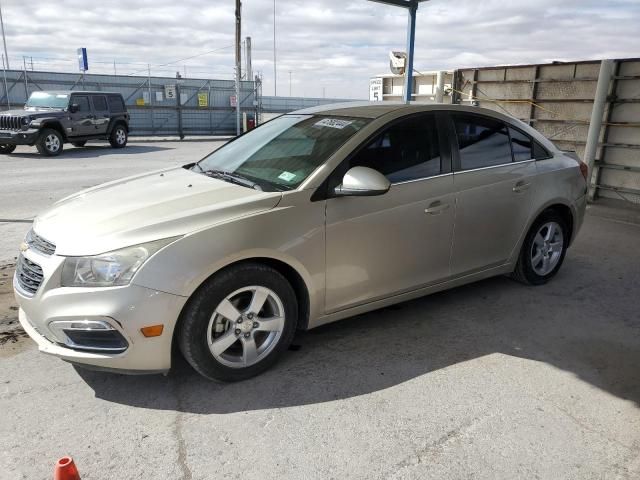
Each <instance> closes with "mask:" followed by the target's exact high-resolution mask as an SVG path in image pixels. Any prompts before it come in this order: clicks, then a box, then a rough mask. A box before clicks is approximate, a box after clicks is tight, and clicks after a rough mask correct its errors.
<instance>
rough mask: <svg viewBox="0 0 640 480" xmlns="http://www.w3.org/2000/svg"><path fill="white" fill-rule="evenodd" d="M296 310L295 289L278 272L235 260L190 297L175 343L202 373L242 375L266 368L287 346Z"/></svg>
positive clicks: (221, 377) (232, 378)
mask: <svg viewBox="0 0 640 480" xmlns="http://www.w3.org/2000/svg"><path fill="white" fill-rule="evenodd" d="M297 311H298V307H297V301H296V296H295V293H294V291H293V289H292V288H291V285H290V284H289V282H288V281H287V280H286V279H285V278H284V277H283V276H282V275H281V274H280V273H279V272H278V271H276V270H274V269H272V268H270V267H267V266H265V265H261V264H256V263H247V264H242V265H237V266H234V267H231V268H229V269H227V270H225V271H223V272H221V273H220V274H218V275H215V276H214V277H212V278H211V279H210V280H209V281H207V282H206V283H205V284H204V285H203V286H202V287H201V288H200V289H199V290H198V291H197V292H196V293H195V294H194V296H193V297H192V298H191V299H190V301H189V305H188V307H187V308H186V310H185V312H184V314H183V318H182V321H181V325H180V327H179V331H178V344H179V346H180V350H181V351H182V354H183V355H184V357H185V358H186V360H187V361H188V362H189V363H190V364H191V366H192V367H193V368H194V369H195V370H196V371H197V372H198V373H200V374H201V375H203V376H205V377H207V378H209V379H212V380H222V381H236V380H243V379H246V378H249V377H252V376H254V375H257V374H259V373H261V372H263V371H264V370H266V369H267V368H269V367H270V366H271V365H273V364H274V363H275V362H276V360H277V359H278V358H279V357H280V355H282V353H283V352H284V351H285V350H286V349H287V348H288V347H289V345H290V343H291V341H292V339H293V335H294V333H295V330H296V323H297Z"/></svg>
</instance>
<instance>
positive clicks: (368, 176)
mask: <svg viewBox="0 0 640 480" xmlns="http://www.w3.org/2000/svg"><path fill="white" fill-rule="evenodd" d="M389 188H391V182H389V180H387V177H385V176H384V175H382V174H381V173H380V172H378V171H376V170H374V169H372V168H367V167H353V168H351V169H349V171H348V172H347V173H346V174H345V175H344V178H343V179H342V184H341V185H338V186H337V187H336V189H335V192H334V193H335V195H336V196H337V197H346V196H363V197H370V196H374V195H382V194H385V193H387V192H388V191H389Z"/></svg>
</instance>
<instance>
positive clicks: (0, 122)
mask: <svg viewBox="0 0 640 480" xmlns="http://www.w3.org/2000/svg"><path fill="white" fill-rule="evenodd" d="M20 119H21V117H19V116H18V115H0V130H20V129H21V128H22V124H21V121H20Z"/></svg>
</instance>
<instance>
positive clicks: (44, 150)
mask: <svg viewBox="0 0 640 480" xmlns="http://www.w3.org/2000/svg"><path fill="white" fill-rule="evenodd" d="M62 146H63V140H62V135H60V132H58V131H57V130H53V129H51V128H45V129H44V130H43V131H42V133H41V134H40V138H38V141H37V142H36V148H37V149H38V152H40V153H41V154H42V155H46V156H47V157H55V156H57V155H60V154H61V153H62V148H63V147H62Z"/></svg>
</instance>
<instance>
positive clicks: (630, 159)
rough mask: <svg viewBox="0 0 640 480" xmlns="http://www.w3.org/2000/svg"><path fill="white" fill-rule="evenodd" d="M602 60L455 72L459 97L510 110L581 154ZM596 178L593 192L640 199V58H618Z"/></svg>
mask: <svg viewBox="0 0 640 480" xmlns="http://www.w3.org/2000/svg"><path fill="white" fill-rule="evenodd" d="M599 71H600V61H599V60H596V61H585V62H572V63H553V64H539V65H524V66H504V67H488V68H469V69H462V70H457V71H456V78H455V81H454V92H453V94H454V95H455V98H454V101H456V102H457V103H475V104H478V105H480V106H482V107H485V108H491V109H494V110H500V111H506V112H508V113H509V114H511V115H513V116H515V117H517V118H519V119H520V120H523V121H524V122H527V123H529V124H530V125H532V126H534V127H535V128H536V129H537V130H539V131H540V132H542V133H543V134H544V135H545V136H547V137H548V138H550V139H551V140H552V141H553V142H555V143H556V144H557V145H558V147H559V148H562V149H565V150H575V151H576V152H577V153H578V154H579V155H580V157H581V158H583V156H584V147H585V142H586V139H587V131H588V130H589V123H590V119H591V111H592V108H593V99H594V96H595V91H596V85H597V82H598V73H599ZM593 175H594V177H593V178H592V183H593V188H594V189H595V191H594V192H592V193H593V194H594V196H597V195H600V196H603V197H611V198H617V199H625V200H629V201H632V202H634V203H640V59H637V58H632V59H621V60H616V73H615V75H614V77H613V78H612V79H611V84H610V90H609V98H608V102H607V108H606V109H605V114H604V123H603V127H602V130H601V132H600V142H599V148H598V153H597V155H596V164H595V169H594V172H593Z"/></svg>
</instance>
